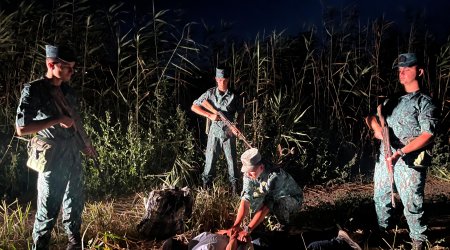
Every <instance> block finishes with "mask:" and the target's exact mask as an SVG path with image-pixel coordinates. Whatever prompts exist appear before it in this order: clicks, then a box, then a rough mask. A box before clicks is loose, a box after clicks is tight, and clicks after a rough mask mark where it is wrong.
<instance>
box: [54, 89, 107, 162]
mask: <svg viewBox="0 0 450 250" xmlns="http://www.w3.org/2000/svg"><path fill="white" fill-rule="evenodd" d="M50 94H51V95H52V96H53V99H54V100H55V104H56V107H57V108H58V110H59V112H60V113H61V114H64V115H67V116H69V117H70V118H72V119H73V120H74V124H73V127H74V129H75V132H76V134H77V137H78V140H79V141H81V143H82V144H83V146H84V147H85V148H90V149H91V150H92V154H93V155H90V156H91V158H92V159H93V160H94V164H95V166H98V165H99V162H98V153H97V151H96V150H95V148H94V146H93V145H92V141H91V139H90V138H89V136H88V135H87V133H86V131H85V130H84V127H83V124H82V122H81V117H80V115H79V114H78V113H77V112H75V110H74V109H73V108H72V107H71V106H70V104H69V102H68V101H67V100H66V97H65V96H64V94H63V93H62V91H61V88H60V87H53V88H52V89H51V91H50Z"/></svg>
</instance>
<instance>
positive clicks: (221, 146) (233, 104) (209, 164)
mask: <svg viewBox="0 0 450 250" xmlns="http://www.w3.org/2000/svg"><path fill="white" fill-rule="evenodd" d="M204 100H208V102H209V103H210V104H211V105H212V106H213V107H214V108H215V109H216V110H218V111H221V112H222V113H223V114H224V115H225V116H226V117H227V119H228V120H230V121H231V122H233V121H234V116H235V114H236V113H241V112H243V111H244V107H243V105H242V102H241V100H240V99H239V96H237V95H236V94H234V93H233V92H232V91H231V90H227V91H226V92H225V93H224V94H222V95H221V94H220V92H219V89H218V88H217V87H213V88H210V89H208V91H206V92H205V93H203V94H202V95H201V96H200V97H199V98H198V99H197V100H195V101H194V105H197V106H201V105H202V102H203V101H204ZM221 150H223V152H224V154H225V158H226V160H227V164H228V176H229V180H230V183H232V184H233V185H235V184H236V179H237V178H236V173H237V160H236V137H235V136H234V135H233V134H232V133H231V132H229V131H228V128H227V126H226V125H225V123H224V122H223V121H213V122H212V123H211V126H210V129H209V133H208V144H207V146H206V153H205V155H206V160H205V169H204V171H203V174H202V179H203V183H204V184H205V185H209V184H211V182H212V179H213V178H214V176H215V174H216V169H215V164H216V161H217V158H218V157H219V154H220V152H221Z"/></svg>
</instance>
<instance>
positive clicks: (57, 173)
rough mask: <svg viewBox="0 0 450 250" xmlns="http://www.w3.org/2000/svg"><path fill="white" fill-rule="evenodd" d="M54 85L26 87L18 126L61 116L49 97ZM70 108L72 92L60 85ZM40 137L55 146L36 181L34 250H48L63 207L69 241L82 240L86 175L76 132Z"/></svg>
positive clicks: (55, 129) (73, 100)
mask: <svg viewBox="0 0 450 250" xmlns="http://www.w3.org/2000/svg"><path fill="white" fill-rule="evenodd" d="M51 87H52V86H51V83H50V82H49V81H48V80H46V79H40V80H37V81H34V82H32V83H29V84H25V86H24V88H23V90H22V95H21V98H20V103H19V106H18V108H17V116H16V125H18V126H25V125H27V124H29V123H30V122H31V121H33V120H44V119H47V118H52V117H55V116H59V112H58V110H57V108H56V106H55V104H54V102H53V99H52V97H51V96H50V91H49V88H51ZM61 89H62V91H63V93H65V95H66V98H67V99H68V101H69V102H70V103H71V104H75V103H76V98H75V96H74V95H73V92H72V89H71V88H70V87H69V86H68V85H66V84H63V85H61ZM37 134H38V135H37V136H38V137H39V138H40V139H42V140H43V141H47V142H49V143H51V144H52V149H53V152H52V154H53V156H52V157H51V158H48V160H47V161H46V163H45V164H46V166H45V170H44V172H41V173H39V176H38V181H37V190H38V198H37V211H36V216H35V222H34V227H33V241H34V245H33V249H47V248H48V244H49V241H50V236H51V231H52V229H53V227H54V225H55V223H56V221H57V217H58V214H59V210H60V208H61V205H62V210H63V216H62V223H63V225H64V229H65V231H66V233H67V234H68V235H69V237H76V238H78V237H79V234H80V227H81V214H82V211H83V207H84V197H83V185H82V184H83V180H82V178H83V172H82V166H81V155H80V146H79V145H78V144H77V143H76V140H75V131H74V130H73V129H64V128H62V127H61V126H60V125H55V126H52V127H50V128H48V129H45V130H42V131H39V132H38V133H37Z"/></svg>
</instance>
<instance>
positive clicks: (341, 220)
mask: <svg viewBox="0 0 450 250" xmlns="http://www.w3.org/2000/svg"><path fill="white" fill-rule="evenodd" d="M303 189H304V203H303V206H302V210H301V213H300V215H299V217H298V218H297V219H296V220H295V223H294V224H295V227H293V228H291V229H290V230H289V232H286V231H271V232H259V233H258V232H255V233H254V234H252V237H254V238H255V237H258V236H262V238H264V239H266V241H268V242H270V244H271V245H272V246H273V245H275V247H271V248H263V249H306V246H307V245H308V244H310V243H311V242H313V241H317V240H329V239H332V238H334V237H336V236H337V232H338V230H339V228H342V229H344V230H346V231H347V232H348V233H349V234H350V236H351V237H352V238H353V239H354V240H355V241H357V242H358V243H359V244H360V245H361V247H362V249H369V250H371V249H399V250H403V249H411V240H410V238H409V235H408V226H407V224H406V220H405V218H404V216H403V215H402V210H403V206H402V205H401V202H400V199H399V197H398V196H397V197H396V198H397V199H396V201H397V203H396V204H397V208H396V213H395V215H394V218H395V221H397V225H396V226H397V227H396V229H392V230H390V231H389V232H388V233H387V234H383V235H380V233H379V232H377V223H376V215H375V209H374V204H373V201H372V194H373V184H372V183H368V184H361V183H346V184H339V185H334V186H328V187H323V186H312V187H309V186H306V187H303ZM119 203H120V204H131V205H132V204H135V202H134V201H133V202H123V203H122V202H119ZM124 209H130V208H123V207H121V208H120V209H119V210H124ZM115 210H116V209H115ZM425 212H426V216H427V221H428V225H429V232H428V237H429V243H428V246H427V249H433V250H443V249H450V182H449V181H446V180H440V179H437V178H436V177H432V176H429V177H428V178H427V184H426V189H425ZM183 237H184V239H181V240H179V241H178V240H176V239H172V240H171V242H170V243H171V246H170V247H168V248H165V249H183V250H185V249H187V245H186V240H189V239H188V238H186V235H184V236H183ZM162 244H163V242H154V241H152V242H150V241H149V242H147V241H145V240H142V239H140V240H139V244H138V245H139V247H138V249H158V248H160V247H161V245H162ZM55 249H58V248H55ZM129 249H133V248H129ZM255 249H258V247H255Z"/></svg>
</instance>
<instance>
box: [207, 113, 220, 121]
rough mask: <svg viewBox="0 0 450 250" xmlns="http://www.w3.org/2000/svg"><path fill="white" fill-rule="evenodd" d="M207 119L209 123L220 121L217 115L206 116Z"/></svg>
mask: <svg viewBox="0 0 450 250" xmlns="http://www.w3.org/2000/svg"><path fill="white" fill-rule="evenodd" d="M208 118H209V119H210V120H211V121H220V116H219V115H217V114H210V115H208Z"/></svg>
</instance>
